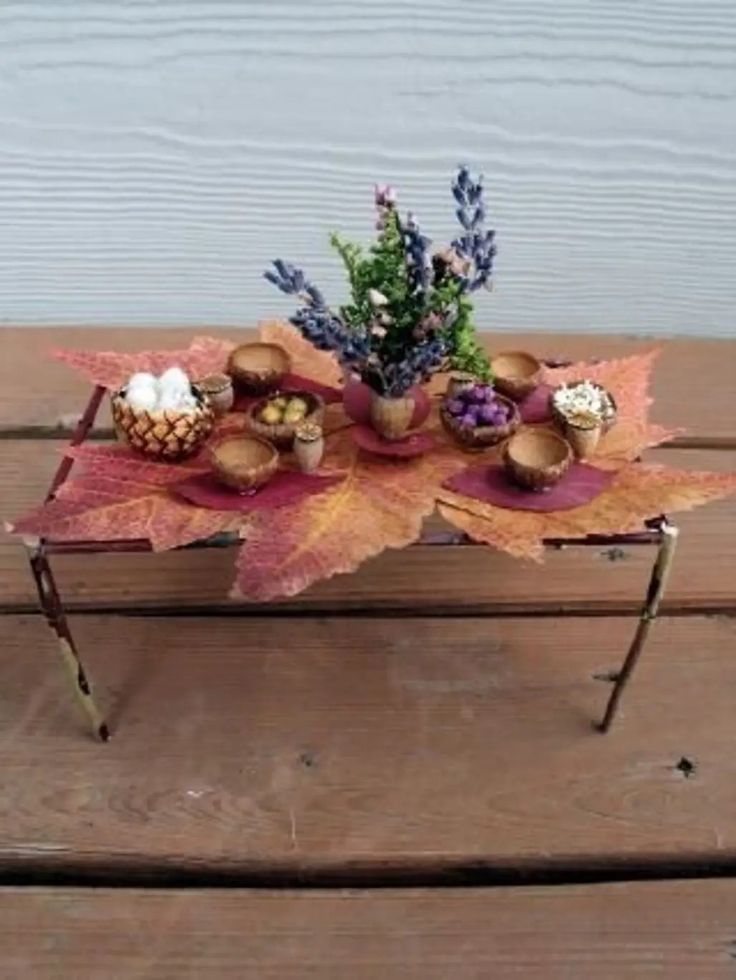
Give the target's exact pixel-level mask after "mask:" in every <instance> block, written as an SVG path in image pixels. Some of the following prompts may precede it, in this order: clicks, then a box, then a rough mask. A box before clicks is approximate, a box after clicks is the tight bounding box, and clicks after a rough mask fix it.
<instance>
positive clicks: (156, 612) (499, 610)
mask: <svg viewBox="0 0 736 980" xmlns="http://www.w3.org/2000/svg"><path fill="white" fill-rule="evenodd" d="M641 605H642V603H632V604H627V603H616V602H611V603H608V604H607V605H600V606H594V605H591V603H590V602H589V601H586V602H585V603H583V604H579V605H576V604H573V603H565V604H558V603H550V604H548V605H528V604H526V603H519V602H513V603H508V604H500V605H493V604H485V605H468V606H462V607H458V606H446V607H445V606H441V605H437V603H433V604H432V605H431V606H427V607H424V606H390V605H382V604H376V605H375V606H364V605H351V604H350V603H348V602H346V603H341V605H340V607H339V608H335V607H334V606H321V605H312V606H309V607H308V608H300V607H293V606H291V607H287V608H285V609H282V608H279V607H270V606H268V605H253V606H244V607H240V606H237V605H217V604H212V605H206V606H199V607H194V608H192V607H184V606H166V605H156V604H141V605H135V604H130V605H107V604H97V603H80V604H79V605H77V604H75V603H74V602H68V603H67V611H68V612H69V614H70V615H74V616H119V617H122V618H130V617H132V618H136V619H141V618H154V617H156V618H157V617H162V616H165V617H167V618H171V619H208V618H212V617H226V618H245V619H258V618H265V619H325V618H327V617H328V618H330V619H350V620H363V619H365V620H373V619H375V617H376V615H380V616H382V617H383V618H385V619H419V620H421V619H468V618H469V617H473V618H479V619H555V618H556V617H559V616H564V617H566V618H571V619H605V618H608V617H611V616H624V617H635V616H638V615H639V612H640V609H641ZM41 615H42V614H41V610H40V609H39V607H38V606H36V605H34V604H32V603H15V604H14V603H9V604H7V605H2V604H0V617H2V616H41ZM693 616H701V617H705V618H708V617H714V618H719V617H722V618H725V619H730V618H733V617H734V616H736V605H717V604H714V605H709V604H697V603H693V604H692V605H689V604H686V603H682V602H675V603H671V604H668V603H667V602H663V603H662V605H661V606H660V612H659V618H665V617H669V618H672V619H679V618H684V617H693Z"/></svg>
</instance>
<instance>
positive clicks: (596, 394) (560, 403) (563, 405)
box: [553, 380, 615, 420]
mask: <svg viewBox="0 0 736 980" xmlns="http://www.w3.org/2000/svg"><path fill="white" fill-rule="evenodd" d="M553 398H554V403H555V406H556V407H557V409H558V410H559V411H560V412H562V414H563V415H566V416H568V417H570V416H573V415H581V414H584V415H592V416H595V417H596V418H598V419H599V420H607V419H609V418H610V417H611V416H612V415H613V414H614V413H615V410H614V407H613V404H612V402H611V398H610V396H609V394H608V392H607V391H606V390H605V389H604V388H601V386H600V385H597V384H596V383H595V382H593V381H587V380H584V381H576V382H574V383H573V384H571V385H565V384H563V385H560V387H559V388H557V390H556V391H555V393H554V395H553Z"/></svg>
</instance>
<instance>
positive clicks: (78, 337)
mask: <svg viewBox="0 0 736 980" xmlns="http://www.w3.org/2000/svg"><path fill="white" fill-rule="evenodd" d="M202 334H213V335H218V336H226V337H230V338H233V339H243V338H246V337H248V336H250V335H251V332H250V331H248V330H246V329H243V330H242V331H238V330H237V329H236V328H232V329H230V330H227V331H218V330H215V329H214V328H210V327H208V326H206V325H205V326H202V327H199V328H197V329H196V330H195V329H188V330H181V329H169V330H166V329H161V328H159V329H156V330H145V331H142V330H133V331H131V330H123V329H121V328H106V329H104V328H83V327H80V328H73V327H64V328H57V329H52V328H45V329H33V330H29V329H21V328H10V327H6V328H2V329H0V432H2V431H3V430H4V431H6V432H8V431H11V432H15V433H17V432H20V431H21V430H23V429H26V428H27V427H29V426H41V427H49V426H52V427H53V426H55V425H57V423H59V421H60V420H61V421H63V422H66V424H67V425H68V422H69V416H73V415H74V414H75V413H78V412H79V411H81V409H82V408H83V407H84V404H85V403H86V400H87V398H88V397H89V393H90V388H89V385H87V384H86V383H85V381H84V380H83V379H80V378H79V376H78V375H77V374H76V372H74V371H72V370H70V369H69V368H68V367H66V366H65V365H63V364H58V363H55V362H53V361H49V360H48V358H47V354H48V351H49V350H50V349H52V348H54V347H63V346H65V347H81V348H91V349H98V350H121V351H130V350H141V349H152V348H154V349H155V348H165V347H170V348H176V347H180V346H182V345H183V344H186V343H188V341H189V340H190V339H191V338H192V337H194V336H197V335H202ZM485 339H486V342H487V344H488V345H489V347H492V348H495V349H499V348H500V347H502V346H503V347H508V345H509V343H510V342H511V338H509V337H505V336H503V335H496V336H493V335H491V336H486V338H485ZM653 345H654V342H653V341H651V340H642V339H639V340H637V339H633V338H625V337H623V338H622V337H611V336H584V335H582V336H581V335H575V334H542V333H537V334H515V335H514V337H513V346H515V347H524V348H527V349H529V350H534V351H538V352H540V354H542V355H545V356H552V355H558V354H559V355H564V356H567V357H570V358H572V359H574V360H578V359H583V358H589V357H599V358H608V357H622V356H625V355H627V354H631V353H635V352H637V351H645V350H650V349H651V348H652V346H653ZM735 350H736V346H735V345H734V343H733V342H732V341H718V340H673V341H668V342H667V343H666V344H665V345H664V349H663V352H662V355H661V358H660V361H659V363H658V364H657V367H656V371H655V377H654V395H655V405H654V408H653V417H654V419H655V420H656V421H658V422H662V423H666V424H667V425H670V426H673V427H684V428H685V429H687V430H688V433H689V437H690V438H708V439H721V440H731V444H733V441H734V440H736V432H734V425H733V419H734V416H736V372H734V370H733V364H734V360H736V353H735ZM694 378H700V379H704V380H705V379H707V392H708V394H707V397H702V398H695V399H692V398H690V397H687V395H688V393H690V392H691V391H692V383H693V379H694ZM104 417H105V418H107V412H105V416H104Z"/></svg>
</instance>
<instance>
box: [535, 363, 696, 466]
mask: <svg viewBox="0 0 736 980" xmlns="http://www.w3.org/2000/svg"><path fill="white" fill-rule="evenodd" d="M660 353H661V350H660V348H655V349H654V350H651V351H649V352H648V353H646V354H634V355H632V356H631V357H621V358H617V359H615V360H611V361H600V362H599V363H598V364H591V363H588V362H587V361H581V362H578V363H577V364H572V365H570V366H569V367H564V368H545V369H544V376H543V380H544V382H545V383H546V384H548V385H551V386H552V387H555V386H556V385H559V384H563V383H565V382H568V383H569V382H570V381H579V380H580V379H581V378H587V379H589V380H590V381H597V382H598V383H599V384H601V385H603V387H604V388H606V389H607V390H608V391H610V392H611V394H612V395H613V397H614V398H615V400H616V405H617V407H618V417H617V421H616V424H615V425H614V426H613V428H612V429H611V430H610V431H609V432H607V433H606V435H605V436H603V438H602V439H601V442H600V444H599V446H598V449H597V450H596V453H595V456H594V459H595V461H596V463H598V464H599V465H601V466H604V467H606V468H609V467H615V468H618V466H620V465H622V464H623V463H624V462H628V461H630V460H632V459H636V458H637V457H638V456H640V455H641V453H642V452H643V451H644V450H645V449H647V448H648V447H650V446H657V445H659V444H660V443H661V442H665V441H666V440H667V439H671V438H672V437H673V436H676V435H678V434H679V433H680V432H681V430H679V429H667V428H665V427H664V426H661V425H655V424H652V423H651V422H649V408H650V406H651V404H652V401H653V399H652V397H651V395H650V394H649V384H650V381H651V374H652V370H653V368H654V362H655V360H656V359H657V357H658V356H659V354H660Z"/></svg>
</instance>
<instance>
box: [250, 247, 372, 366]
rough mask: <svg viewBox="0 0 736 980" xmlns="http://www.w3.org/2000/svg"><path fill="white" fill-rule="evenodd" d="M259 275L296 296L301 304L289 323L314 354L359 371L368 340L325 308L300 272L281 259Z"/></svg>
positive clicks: (321, 296)
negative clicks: (327, 354) (317, 352)
mask: <svg viewBox="0 0 736 980" xmlns="http://www.w3.org/2000/svg"><path fill="white" fill-rule="evenodd" d="M263 275H264V277H265V278H266V279H268V281H269V282H271V283H273V284H274V286H276V287H277V288H278V289H280V290H281V292H282V293H286V294H287V295H289V296H298V297H299V298H300V299H301V300H302V302H303V303H304V306H302V307H300V308H299V309H298V310H297V311H296V313H295V314H294V315H293V316H292V317H290V318H289V322H290V323H291V324H293V325H294V326H295V327H296V328H297V330H299V332H300V333H301V334H302V336H303V337H304V338H305V339H306V340H308V341H309V342H310V343H311V344H313V345H314V346H315V347H316V348H317V349H318V350H326V351H332V352H333V353H334V354H335V355H336V356H337V359H338V361H339V362H340V364H342V365H344V366H345V367H350V368H354V369H358V370H360V368H361V367H362V365H363V364H364V363H365V362H366V361H367V359H368V358H369V357H370V354H371V348H370V341H369V339H368V338H367V337H366V336H365V335H364V334H360V333H358V332H357V331H355V330H351V329H349V328H348V327H347V326H346V325H345V323H344V322H343V321H342V320H341V319H340V317H339V316H337V315H336V314H335V313H333V312H332V311H331V310H330V309H329V308H328V306H327V303H326V302H325V298H324V296H323V294H322V292H321V291H320V290H319V289H318V288H317V287H316V286H315V285H314V284H313V283H311V282H309V280H308V279H307V278H306V276H305V275H304V273H303V272H302V270H301V269H299V268H297V267H296V266H295V265H292V263H291V262H285V261H284V260H283V259H274V261H273V269H267V270H266V271H265V272H264V273H263Z"/></svg>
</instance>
